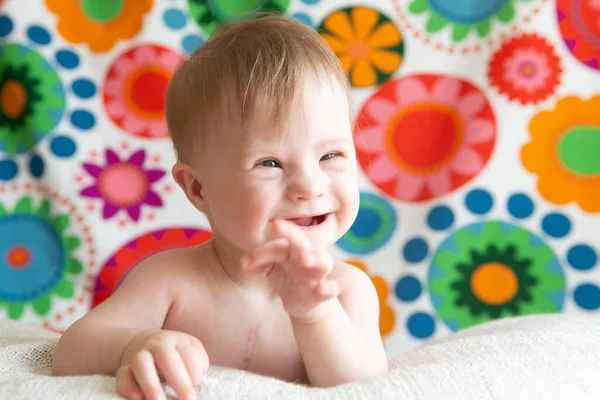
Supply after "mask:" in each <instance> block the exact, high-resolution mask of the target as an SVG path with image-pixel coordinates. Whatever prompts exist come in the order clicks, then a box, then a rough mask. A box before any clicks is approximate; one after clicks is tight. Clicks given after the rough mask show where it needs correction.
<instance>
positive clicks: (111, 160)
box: [105, 149, 121, 165]
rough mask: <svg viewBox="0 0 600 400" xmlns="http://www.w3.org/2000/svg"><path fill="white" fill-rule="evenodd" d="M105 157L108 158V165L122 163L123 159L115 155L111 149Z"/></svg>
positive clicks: (107, 150) (106, 152)
mask: <svg viewBox="0 0 600 400" xmlns="http://www.w3.org/2000/svg"><path fill="white" fill-rule="evenodd" d="M105 157H106V163H107V164H108V165H111V164H118V163H120V162H121V159H120V158H119V156H118V155H117V153H115V152H114V151H113V150H111V149H106V151H105Z"/></svg>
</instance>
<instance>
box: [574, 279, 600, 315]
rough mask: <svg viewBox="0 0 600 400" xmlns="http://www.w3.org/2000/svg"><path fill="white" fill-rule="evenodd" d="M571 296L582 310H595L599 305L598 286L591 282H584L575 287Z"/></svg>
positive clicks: (599, 292) (599, 289) (599, 290)
mask: <svg viewBox="0 0 600 400" xmlns="http://www.w3.org/2000/svg"><path fill="white" fill-rule="evenodd" d="M573 298H574V300H575V303H577V305H578V306H579V307H581V308H583V309H584V310H596V309H597V308H598V307H600V288H599V287H598V286H596V285H594V284H591V283H584V284H582V285H579V286H578V287H577V288H575V291H574V292H573Z"/></svg>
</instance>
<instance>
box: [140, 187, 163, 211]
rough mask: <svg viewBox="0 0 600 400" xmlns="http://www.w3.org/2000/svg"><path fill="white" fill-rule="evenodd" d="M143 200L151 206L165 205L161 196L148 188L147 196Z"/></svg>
mask: <svg viewBox="0 0 600 400" xmlns="http://www.w3.org/2000/svg"><path fill="white" fill-rule="evenodd" d="M143 202H144V203H146V204H148V205H149V206H154V207H160V206H162V205H163V202H162V200H161V199H160V197H159V196H158V195H157V194H156V193H154V192H153V191H152V190H148V193H147V194H146V198H145V199H144V201H143Z"/></svg>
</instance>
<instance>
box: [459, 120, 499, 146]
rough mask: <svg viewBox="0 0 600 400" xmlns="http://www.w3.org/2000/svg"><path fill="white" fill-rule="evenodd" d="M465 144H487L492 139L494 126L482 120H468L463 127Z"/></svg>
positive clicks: (488, 121)
mask: <svg viewBox="0 0 600 400" xmlns="http://www.w3.org/2000/svg"><path fill="white" fill-rule="evenodd" d="M465 129H466V132H465V143H467V144H479V143H483V142H487V141H488V140H490V139H492V138H493V137H494V133H495V129H494V124H493V123H492V122H491V121H490V120H487V119H484V118H475V119H472V120H470V121H469V122H468V123H467V126H466V127H465Z"/></svg>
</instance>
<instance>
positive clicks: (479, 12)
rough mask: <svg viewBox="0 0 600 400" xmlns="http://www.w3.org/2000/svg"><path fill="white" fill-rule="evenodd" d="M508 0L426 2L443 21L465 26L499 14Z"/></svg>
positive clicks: (441, 0) (429, 0)
mask: <svg viewBox="0 0 600 400" xmlns="http://www.w3.org/2000/svg"><path fill="white" fill-rule="evenodd" d="M509 1H510V0H486V1H481V0H452V1H449V0H428V2H429V6H430V7H431V8H432V9H433V10H434V11H436V12H437V13H438V14H440V15H441V17H442V18H443V19H447V20H450V21H451V22H456V23H460V24H465V25H474V24H477V23H479V22H483V21H485V20H487V19H488V18H490V17H491V16H492V15H495V14H496V13H497V12H499V11H500V10H501V9H502V7H504V5H505V4H506V3H508V2H509Z"/></svg>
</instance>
